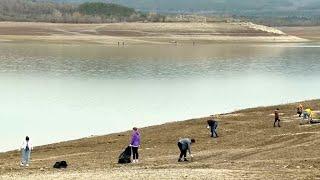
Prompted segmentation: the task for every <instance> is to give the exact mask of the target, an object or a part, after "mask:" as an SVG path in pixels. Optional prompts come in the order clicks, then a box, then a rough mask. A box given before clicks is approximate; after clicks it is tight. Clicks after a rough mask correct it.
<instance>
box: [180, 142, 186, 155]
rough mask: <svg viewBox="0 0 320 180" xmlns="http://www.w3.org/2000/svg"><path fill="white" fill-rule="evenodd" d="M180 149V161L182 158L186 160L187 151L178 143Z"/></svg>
mask: <svg viewBox="0 0 320 180" xmlns="http://www.w3.org/2000/svg"><path fill="white" fill-rule="evenodd" d="M178 147H179V149H180V156H179V159H181V158H182V157H184V158H186V157H187V149H185V148H184V147H183V145H182V144H181V143H180V142H178Z"/></svg>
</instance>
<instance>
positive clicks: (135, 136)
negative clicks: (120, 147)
mask: <svg viewBox="0 0 320 180" xmlns="http://www.w3.org/2000/svg"><path fill="white" fill-rule="evenodd" d="M140 141H141V139H140V133H139V131H138V128H136V127H134V128H133V132H132V135H131V142H130V146H131V148H132V159H133V161H132V163H138V162H139V153H138V149H139V147H140Z"/></svg>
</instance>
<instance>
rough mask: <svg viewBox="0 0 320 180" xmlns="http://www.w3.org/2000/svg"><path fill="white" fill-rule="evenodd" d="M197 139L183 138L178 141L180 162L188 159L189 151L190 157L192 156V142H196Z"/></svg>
mask: <svg viewBox="0 0 320 180" xmlns="http://www.w3.org/2000/svg"><path fill="white" fill-rule="evenodd" d="M195 142H196V141H195V139H189V138H181V139H179V141H178V147H179V150H180V156H179V159H178V162H182V161H188V160H187V151H188V152H189V155H190V157H191V158H192V157H193V155H192V154H191V144H193V143H195Z"/></svg>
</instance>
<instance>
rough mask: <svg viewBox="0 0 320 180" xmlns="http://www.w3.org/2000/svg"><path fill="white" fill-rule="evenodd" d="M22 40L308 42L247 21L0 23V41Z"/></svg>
mask: <svg viewBox="0 0 320 180" xmlns="http://www.w3.org/2000/svg"><path fill="white" fill-rule="evenodd" d="M284 30H285V29H284ZM25 41H27V42H44V43H62V44H69V43H94V44H104V45H115V46H117V45H119V46H123V45H133V44H164V45H166V44H174V45H178V44H192V45H196V44H210V43H217V42H249V43H251V42H261V43H264V42H266V43H267V42H308V41H309V40H307V38H301V37H297V36H294V35H291V34H289V35H288V34H286V33H284V32H282V31H280V30H278V29H275V28H271V27H267V26H262V25H256V24H253V23H249V22H231V23H227V22H218V23H200V22H191V23H190V22H189V23H181V22H179V23H139V22H135V23H110V24H60V23H35V22H0V42H25Z"/></svg>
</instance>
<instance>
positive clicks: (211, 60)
mask: <svg viewBox="0 0 320 180" xmlns="http://www.w3.org/2000/svg"><path fill="white" fill-rule="evenodd" d="M319 57H320V44H215V45H201V46H200V45H199V46H194V47H193V46H156V45H154V46H128V47H107V46H103V45H56V44H50V45H45V44H27V43H20V44H15V43H0V87H1V92H0V100H1V103H0V120H1V126H0V132H1V136H0V142H1V146H0V151H7V150H12V149H15V148H17V147H19V145H20V143H21V142H22V140H23V139H24V137H25V136H26V135H29V136H30V137H31V138H32V140H33V143H34V144H35V145H41V144H46V143H52V142H58V141H62V140H69V139H75V138H81V137H86V136H90V135H102V134H108V133H112V132H119V131H123V130H129V129H131V127H133V126H137V127H143V126H149V125H153V124H161V123H164V122H170V121H177V120H184V119H188V118H196V117H201V116H208V115H210V114H214V113H222V112H229V111H233V110H238V109H242V108H247V107H255V106H261V105H272V104H278V103H287V102H295V101H300V100H306V99H313V98H319V94H320V83H319V79H320V58H319ZM124 143H125V142H124Z"/></svg>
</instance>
